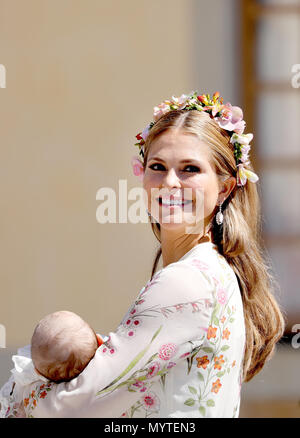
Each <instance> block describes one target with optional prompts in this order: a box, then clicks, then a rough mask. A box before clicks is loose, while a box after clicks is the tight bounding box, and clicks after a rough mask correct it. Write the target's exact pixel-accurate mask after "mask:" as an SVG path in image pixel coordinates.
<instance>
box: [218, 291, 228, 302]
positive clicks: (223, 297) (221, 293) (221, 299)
mask: <svg viewBox="0 0 300 438" xmlns="http://www.w3.org/2000/svg"><path fill="white" fill-rule="evenodd" d="M217 299H218V302H219V303H220V304H222V306H224V304H225V303H226V300H227V293H226V290H225V289H224V288H219V289H218V292H217Z"/></svg>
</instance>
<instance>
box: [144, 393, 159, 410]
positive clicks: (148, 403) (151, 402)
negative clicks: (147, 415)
mask: <svg viewBox="0 0 300 438" xmlns="http://www.w3.org/2000/svg"><path fill="white" fill-rule="evenodd" d="M142 403H143V405H144V407H145V408H146V409H147V410H150V411H154V410H156V409H159V404H160V403H159V399H158V397H157V396H156V395H155V394H154V393H153V392H148V394H146V395H145V396H144V397H142Z"/></svg>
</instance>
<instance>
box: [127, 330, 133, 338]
mask: <svg viewBox="0 0 300 438" xmlns="http://www.w3.org/2000/svg"><path fill="white" fill-rule="evenodd" d="M134 335H135V331H134V330H129V331H128V332H127V336H128V337H129V338H132V337H133V336H134Z"/></svg>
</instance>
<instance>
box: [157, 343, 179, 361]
mask: <svg viewBox="0 0 300 438" xmlns="http://www.w3.org/2000/svg"><path fill="white" fill-rule="evenodd" d="M176 351H177V347H176V345H175V344H171V343H170V344H164V345H162V346H161V347H160V349H159V352H158V357H159V358H160V359H162V360H169V359H171V357H173V356H174V354H175V353H176Z"/></svg>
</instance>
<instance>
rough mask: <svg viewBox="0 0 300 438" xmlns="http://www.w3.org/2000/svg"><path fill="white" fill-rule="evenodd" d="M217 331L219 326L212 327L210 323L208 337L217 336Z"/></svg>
mask: <svg viewBox="0 0 300 438" xmlns="http://www.w3.org/2000/svg"><path fill="white" fill-rule="evenodd" d="M216 331H217V327H212V326H211V325H210V326H209V327H208V330H207V339H210V338H215V337H216Z"/></svg>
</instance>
